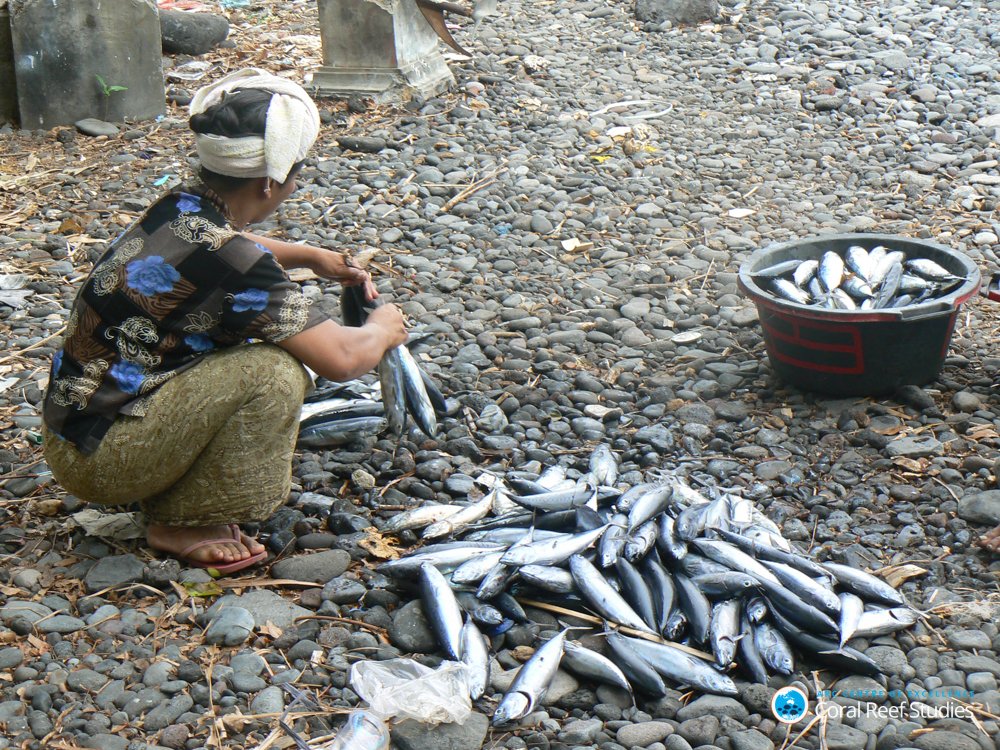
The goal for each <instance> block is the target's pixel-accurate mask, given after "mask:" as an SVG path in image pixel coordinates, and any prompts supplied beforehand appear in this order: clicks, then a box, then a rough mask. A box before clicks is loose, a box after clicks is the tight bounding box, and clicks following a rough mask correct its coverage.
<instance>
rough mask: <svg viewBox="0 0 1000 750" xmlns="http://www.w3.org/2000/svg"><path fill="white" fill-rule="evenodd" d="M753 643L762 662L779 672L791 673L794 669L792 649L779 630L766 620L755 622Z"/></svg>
mask: <svg viewBox="0 0 1000 750" xmlns="http://www.w3.org/2000/svg"><path fill="white" fill-rule="evenodd" d="M753 639H754V645H755V646H757V651H758V652H760V655H761V657H762V658H763V659H764V663H765V664H767V665H768V666H769V667H771V669H773V670H774V671H776V672H780V673H781V674H791V673H792V672H793V671H794V669H795V660H794V659H793V658H792V649H791V648H790V647H789V646H788V641H786V640H785V637H784V636H783V635H782V634H781V632H780V631H779V630H778V629H777V628H776V627H774V626H773V625H772V624H771V623H769V622H767V621H766V620H764V621H762V622H759V623H757V624H756V625H755V626H754V629H753Z"/></svg>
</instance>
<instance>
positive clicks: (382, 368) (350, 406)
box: [298, 287, 448, 448]
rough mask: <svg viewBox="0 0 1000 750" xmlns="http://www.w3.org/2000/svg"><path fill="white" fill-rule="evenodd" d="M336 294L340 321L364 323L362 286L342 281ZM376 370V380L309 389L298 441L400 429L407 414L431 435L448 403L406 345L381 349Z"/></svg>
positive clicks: (341, 439) (322, 442) (344, 439)
mask: <svg viewBox="0 0 1000 750" xmlns="http://www.w3.org/2000/svg"><path fill="white" fill-rule="evenodd" d="M340 299H341V312H342V316H343V321H344V325H348V326H353V327H358V326H362V325H364V321H365V319H366V318H367V316H368V303H367V302H366V301H365V299H364V296H363V291H362V288H361V287H344V289H343V291H342V292H341V297H340ZM378 376H379V382H378V383H377V384H376V385H367V384H366V383H363V382H362V381H360V380H352V381H349V382H347V383H331V382H329V381H327V383H325V384H324V385H322V386H320V387H318V388H316V389H314V390H313V392H312V393H311V394H310V395H309V396H308V397H307V398H306V403H305V404H303V406H302V413H301V415H300V418H299V437H298V444H299V445H300V446H302V447H306V448H327V447H331V446H337V445H345V444H347V443H350V442H353V441H354V440H357V439H358V438H363V437H368V436H374V435H378V434H380V433H382V432H384V431H385V429H386V428H388V429H389V430H390V431H391V432H392V433H393V434H395V435H402V434H403V433H404V432H405V431H406V429H407V426H408V424H407V423H408V419H409V418H411V417H412V419H413V423H414V424H415V425H416V426H417V427H418V428H420V430H421V431H422V432H423V433H424V434H426V435H427V436H428V437H434V436H436V435H437V429H438V422H437V420H438V417H439V416H444V415H445V414H446V413H447V409H448V407H447V404H446V402H445V398H444V395H443V394H442V393H441V390H440V389H439V388H438V386H437V384H436V383H435V382H434V381H433V380H432V379H431V377H430V376H429V375H428V374H427V373H426V372H424V370H423V369H422V368H421V367H420V365H418V364H417V361H416V360H415V359H414V358H413V355H412V354H411V353H410V350H409V349H407V348H406V346H405V345H403V346H398V347H396V348H395V349H392V350H390V351H388V352H386V353H385V355H384V356H383V357H382V359H381V360H380V361H379V365H378Z"/></svg>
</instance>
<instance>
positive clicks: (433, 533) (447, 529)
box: [421, 494, 493, 539]
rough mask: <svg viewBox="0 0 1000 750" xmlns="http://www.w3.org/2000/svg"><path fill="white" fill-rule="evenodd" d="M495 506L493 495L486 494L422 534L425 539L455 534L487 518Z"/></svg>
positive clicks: (429, 527) (432, 525) (434, 524)
mask: <svg viewBox="0 0 1000 750" xmlns="http://www.w3.org/2000/svg"><path fill="white" fill-rule="evenodd" d="M492 507H493V497H492V496H491V495H488V494H487V495H484V496H483V498H482V499H480V500H477V501H476V502H474V503H471V504H469V505H466V506H465V507H464V508H462V509H461V510H460V511H458V512H456V513H453V514H452V515H450V516H448V517H447V518H445V519H444V520H441V521H438V522H437V523H433V524H431V525H430V526H428V527H427V528H426V529H424V533H423V534H421V538H423V539H437V538H438V537H442V536H446V535H448V534H454V533H455V532H456V531H458V530H459V529H462V528H465V527H466V526H468V525H469V524H471V523H473V522H475V521H478V520H479V519H480V518H485V517H486V514H487V513H489V512H490V508H492Z"/></svg>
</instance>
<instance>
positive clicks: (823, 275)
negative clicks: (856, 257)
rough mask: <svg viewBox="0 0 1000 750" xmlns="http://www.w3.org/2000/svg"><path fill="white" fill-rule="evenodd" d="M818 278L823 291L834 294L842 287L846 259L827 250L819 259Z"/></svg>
mask: <svg viewBox="0 0 1000 750" xmlns="http://www.w3.org/2000/svg"><path fill="white" fill-rule="evenodd" d="M816 276H817V278H818V279H819V283H820V285H821V286H822V287H823V291H826V292H832V291H833V290H834V289H836V288H837V287H839V286H840V282H841V281H842V280H843V278H844V259H843V258H841V257H840V256H839V255H837V254H836V253H835V252H833V251H832V250H827V251H826V252H825V253H823V257H822V258H820V259H819V268H818V269H817V271H816Z"/></svg>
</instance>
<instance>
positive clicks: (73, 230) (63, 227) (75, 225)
mask: <svg viewBox="0 0 1000 750" xmlns="http://www.w3.org/2000/svg"><path fill="white" fill-rule="evenodd" d="M82 232H83V225H82V224H80V222H79V221H77V220H76V219H75V218H73V217H72V216H71V217H69V218H68V219H63V221H62V224H60V225H59V228H58V229H57V230H56V233H57V234H81V233H82Z"/></svg>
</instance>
